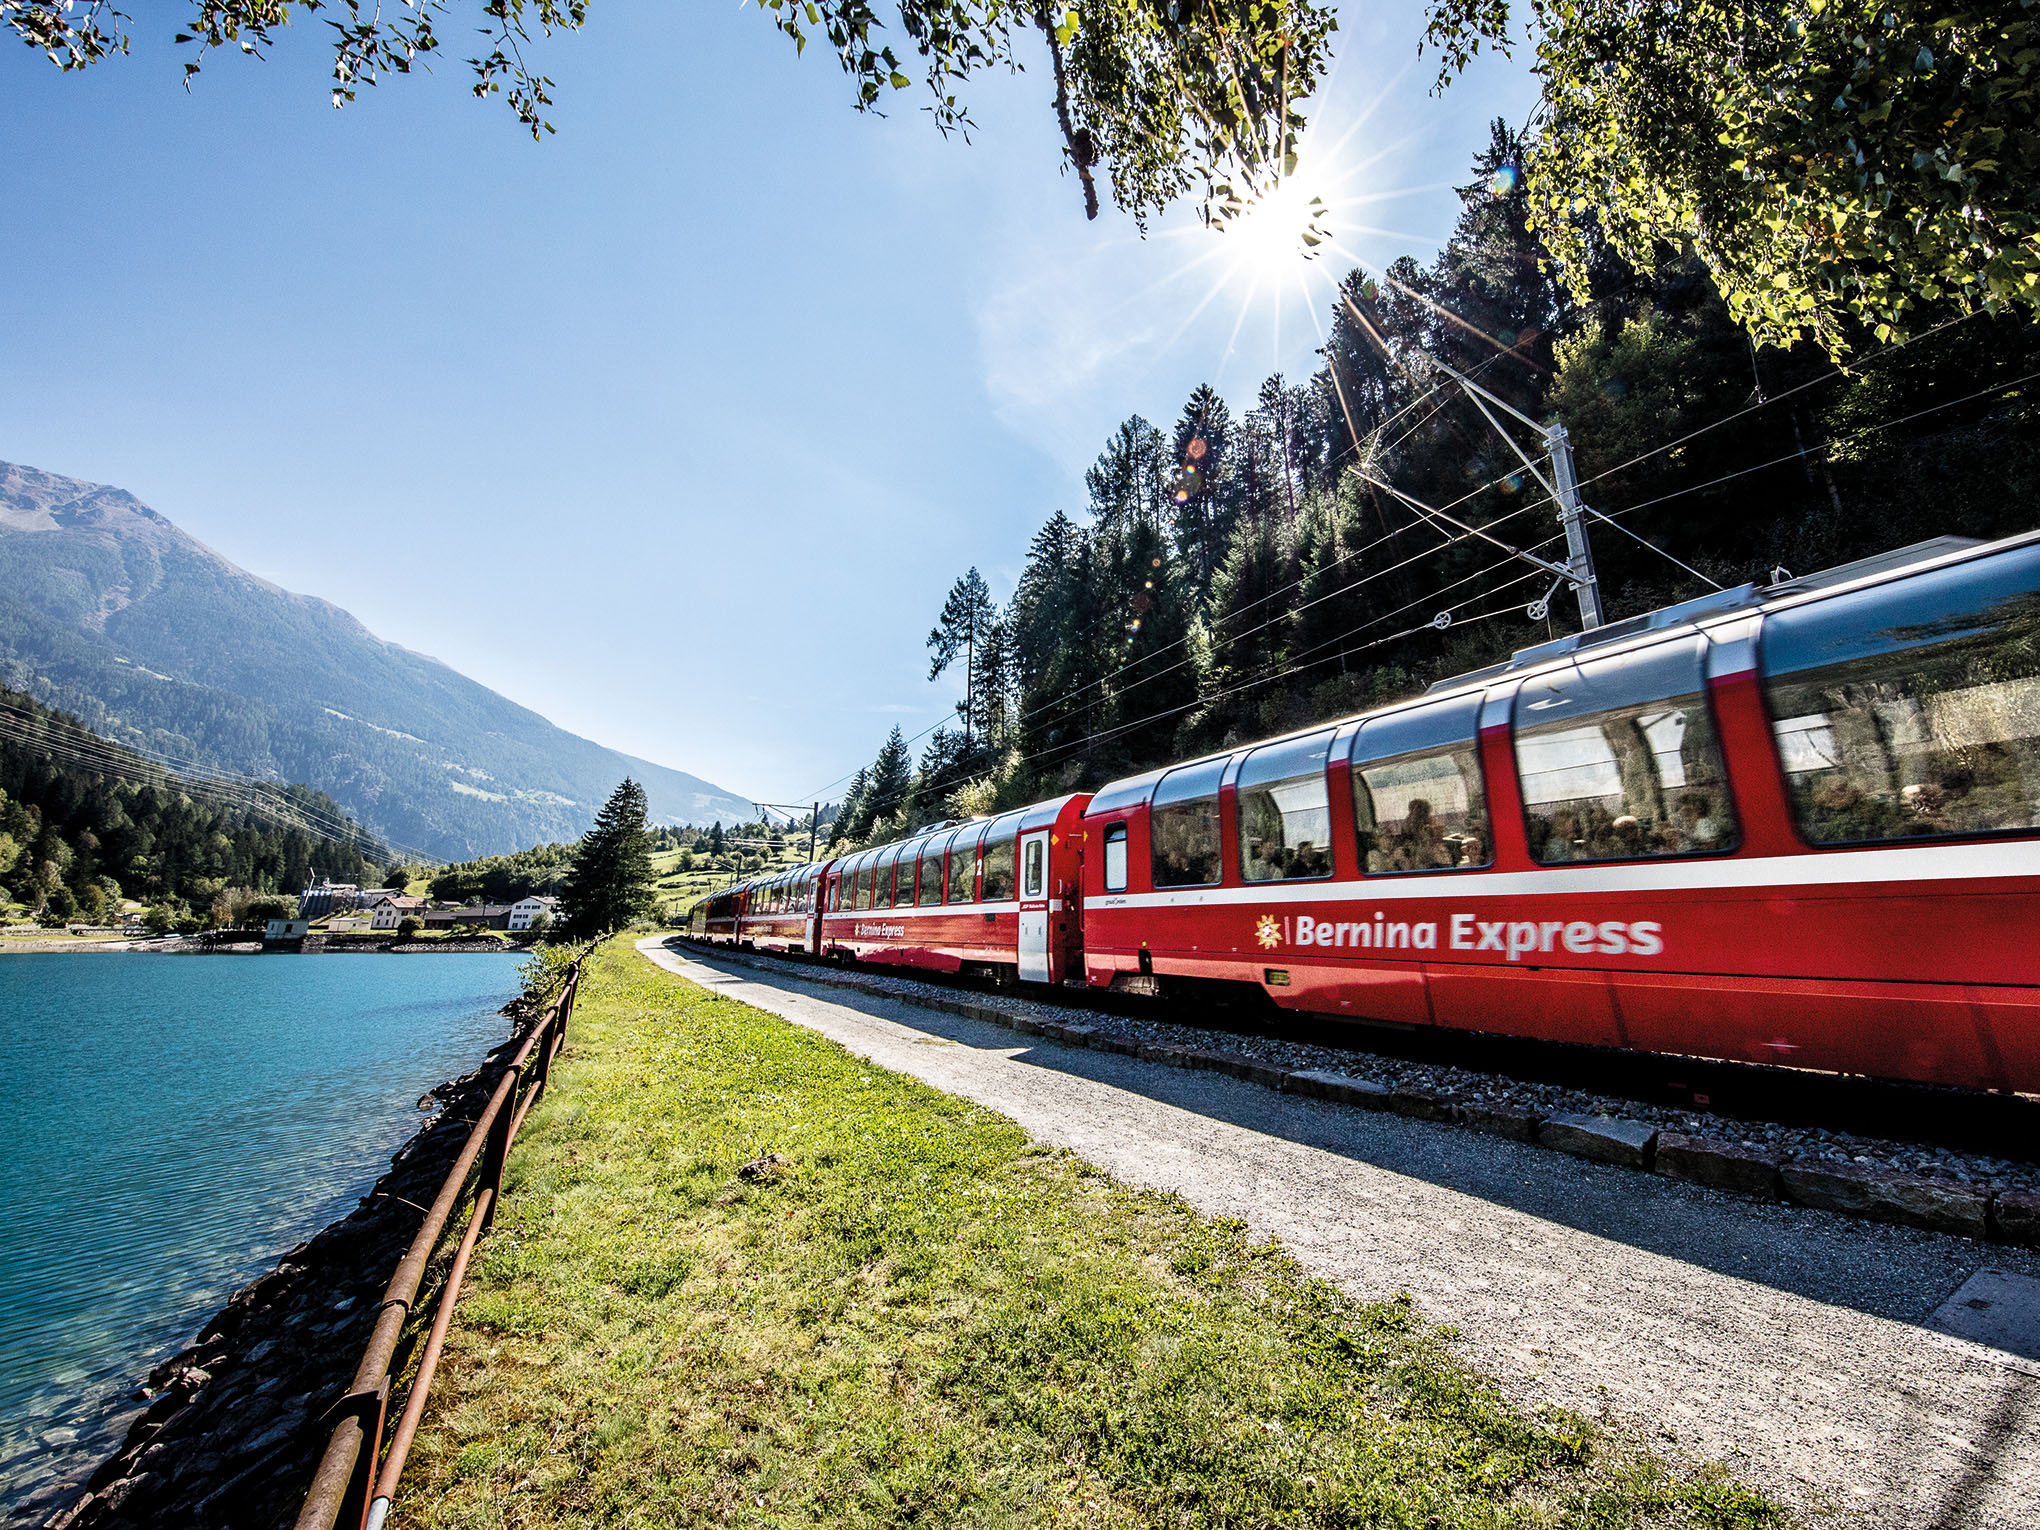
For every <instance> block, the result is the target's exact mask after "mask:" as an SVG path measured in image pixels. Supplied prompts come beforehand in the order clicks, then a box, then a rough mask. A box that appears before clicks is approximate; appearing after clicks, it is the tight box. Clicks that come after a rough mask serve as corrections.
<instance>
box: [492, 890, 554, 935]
mask: <svg viewBox="0 0 2040 1530" xmlns="http://www.w3.org/2000/svg"><path fill="white" fill-rule="evenodd" d="M540 914H543V915H545V917H546V918H547V919H548V920H550V921H557V920H558V919H559V917H560V900H559V899H557V898H541V897H538V896H536V895H533V896H531V897H528V898H519V899H518V900H517V901H516V902H515V903H513V904H511V905H510V922H509V923H508V924H507V925H505V926H504V928H505V929H508V930H528V929H530V928H531V927H532V926H533V925H534V924H536V923H537V922H538V916H539V915H540Z"/></svg>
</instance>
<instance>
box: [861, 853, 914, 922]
mask: <svg viewBox="0 0 2040 1530" xmlns="http://www.w3.org/2000/svg"><path fill="white" fill-rule="evenodd" d="M898 859H899V851H897V850H888V851H886V853H885V854H884V855H883V856H881V857H880V858H879V862H878V892H877V894H876V895H875V896H874V897H873V898H872V900H871V906H872V907H873V908H891V907H892V906H893V905H894V904H895V903H896V902H898V901H899V900H898V899H896V898H895V897H894V896H893V871H894V869H895V867H896V866H897V864H898ZM908 864H909V865H910V866H911V864H912V863H911V862H909V863H908ZM907 901H908V902H909V903H912V902H913V901H914V873H913V872H912V871H911V870H910V871H908V872H907Z"/></svg>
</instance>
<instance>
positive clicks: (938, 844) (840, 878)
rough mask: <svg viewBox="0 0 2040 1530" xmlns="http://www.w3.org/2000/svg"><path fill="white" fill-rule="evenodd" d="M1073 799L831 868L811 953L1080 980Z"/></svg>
mask: <svg viewBox="0 0 2040 1530" xmlns="http://www.w3.org/2000/svg"><path fill="white" fill-rule="evenodd" d="M1089 800H1090V799H1089V798H1088V797H1086V796H1083V795H1081V794H1079V795H1075V796H1069V797H1058V798H1056V799H1054V800H1053V801H1050V802H1039V803H1036V804H1034V805H1033V806H1032V807H1025V808H1021V809H1018V810H1017V811H1015V812H1011V813H1006V814H1003V815H1001V816H1000V817H997V818H992V819H983V818H980V819H973V820H972V821H970V822H969V823H965V824H962V825H955V824H948V825H944V826H943V827H942V828H940V829H936V830H934V831H931V832H929V833H925V834H921V835H918V836H916V837H915V838H913V839H909V840H907V841H905V842H904V843H901V844H897V845H882V846H879V847H877V848H875V849H871V850H865V851H861V852H860V853H858V854H856V855H852V856H847V857H845V858H844V859H842V860H841V861H838V862H835V863H834V864H833V866H832V867H831V868H830V871H829V875H828V876H827V877H826V878H825V885H824V889H823V911H822V914H821V933H820V941H819V945H818V947H817V949H818V951H819V953H820V954H822V955H824V956H832V957H837V958H851V959H855V960H857V961H865V962H875V963H880V964H883V965H890V966H902V967H919V968H924V969H926V970H929V971H934V972H973V973H977V974H980V975H985V976H997V977H1001V978H1005V977H1017V978H1019V979H1021V980H1024V981H1027V982H1034V983H1060V982H1063V981H1064V980H1065V979H1066V978H1071V977H1076V978H1080V977H1081V974H1082V971H1083V966H1082V951H1083V931H1082V924H1081V922H1080V919H1079V909H1078V907H1077V905H1076V902H1075V898H1076V895H1077V890H1078V888H1079V886H1080V885H1081V878H1082V862H1081V850H1082V839H1081V835H1082V829H1081V825H1082V822H1083V812H1084V804H1085V803H1086V802H1088V801H1089Z"/></svg>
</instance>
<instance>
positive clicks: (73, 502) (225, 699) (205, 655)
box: [0, 463, 751, 859]
mask: <svg viewBox="0 0 2040 1530" xmlns="http://www.w3.org/2000/svg"><path fill="white" fill-rule="evenodd" d="M0 682H4V683H6V684H9V685H12V686H14V687H15V688H17V689H19V690H23V691H27V692H28V693H30V694H32V695H34V696H36V697H37V698H38V699H40V700H42V701H44V702H47V703H49V704H51V705H53V706H58V707H62V708H64V709H65V710H66V711H70V712H73V713H76V714H77V715H78V716H80V717H81V718H83V719H84V721H85V722H86V723H87V724H88V725H89V726H90V727H92V728H94V729H96V730H97V731H99V732H101V733H104V734H106V735H108V736H109V737H113V738H117V739H120V740H122V741H124V742H127V743H130V744H134V745H137V746H139V747H142V748H146V749H153V750H157V751H161V752H165V753H169V754H173V755H178V756H186V757H190V758H193V759H197V760H200V761H202V762H204V763H207V764H213V765H219V766H224V767H227V768H229V769H234V770H242V771H249V772H252V773H255V774H258V775H265V776H273V777H276V778H278V779H280V780H285V781H302V782H305V783H307V784H309V785H312V786H316V787H317V788H319V789H320V790H321V791H325V792H327V793H329V794H331V795H332V796H333V797H334V798H335V799H336V800H338V801H339V802H340V803H341V804H343V805H344V806H345V807H346V808H347V809H348V810H349V811H350V812H352V813H353V814H354V815H355V816H356V817H357V818H359V819H360V821H361V822H362V823H364V824H366V825H368V826H370V827H371V828H373V829H375V830H377V831H378V832H379V833H382V834H384V835H387V836H389V837H390V838H391V839H393V840H395V841H396V842H398V843H400V844H402V845H405V846H409V847H412V848H415V849H419V850H424V851H427V852H430V853H432V854H434V855H440V856H444V857H447V858H449V859H461V858H464V857H467V856H471V855H481V854H492V853H500V852H503V851H507V850H513V849H518V848H521V847H523V846H525V845H530V844H533V843H537V842H540V841H544V840H555V839H570V838H573V837H575V836H577V835H578V834H580V833H581V832H582V830H583V829H585V828H586V827H587V825H588V823H589V821H590V820H591V819H592V818H593V816H594V812H595V809H596V808H597V807H599V806H600V805H601V803H602V800H603V799H604V798H605V797H606V796H607V795H608V794H609V792H610V790H611V789H612V788H613V787H614V786H615V785H616V783H617V782H618V781H620V780H621V779H622V778H623V777H624V776H625V775H626V774H628V775H632V776H635V777H636V778H637V779H638V780H639V781H641V782H642V783H643V784H644V787H645V791H646V794H647V796H648V797H649V799H650V803H651V810H652V814H653V816H654V818H655V819H659V820H663V821H667V822H688V823H704V822H707V821H709V820H711V819H716V818H721V819H724V820H730V819H741V818H747V817H749V816H750V812H751V808H750V804H749V803H748V802H746V801H745V800H744V799H742V798H739V797H736V796H733V795H732V794H731V793H729V792H726V791H724V790H722V789H721V788H720V787H716V786H713V785H711V784H709V783H708V782H706V781H703V780H701V779H700V778H698V777H696V776H690V775H688V774H686V773H685V772H684V771H678V770H669V769H667V768H666V767H664V766H661V765H654V764H651V763H650V762H648V761H645V760H639V759H636V758H634V757H632V756H629V755H625V754H619V753H618V752H616V751H615V750H612V749H605V748H603V747H602V746H601V745H600V744H596V743H592V742H590V741H589V740H587V739H584V738H581V737H579V736H578V735H575V734H572V733H568V732H566V731H565V730H564V729H562V728H557V727H555V726H553V724H551V723H549V722H547V721H546V720H545V719H544V718H543V717H541V716H539V715H538V714H537V713H536V712H533V711H531V710H529V709H528V708H526V707H521V706H518V705H517V704H516V703H515V702H512V701H509V700H507V699H505V698H504V697H502V696H499V695H497V694H496V693H495V692H494V691H492V690H489V689H488V688H487V687H486V686H483V685H479V684H477V683H476V682H474V681H473V680H470V679H468V678H467V677H466V676H465V675H462V674H460V673H459V672H458V671H456V670H453V669H451V668H449V667H448V666H446V665H444V664H442V663H440V662H439V661H438V660H436V659H431V658H427V657H425V656H424V655H423V654H417V653H413V652H411V651H410V650H409V649H406V648H401V647H399V646H398V645H396V644H394V643H387V642H384V641H383V640H382V639H380V638H378V637H376V636H375V634H373V633H372V632H370V631H369V630H368V629H367V628H366V627H364V626H362V625H361V623H360V622H358V621H356V620H355V619H354V618H353V617H352V616H350V615H348V614H347V612H345V611H343V610H341V609H340V608H339V607H338V606H335V605H332V604H330V603H329V602H327V601H323V600H319V599H316V598H314V597H312V596H308V595H296V594H293V593H291V592H290V591H288V590H283V589H279V588H278V587H277V586H275V585H273V584H270V583H268V582H267V581H266V580H262V579H258V578H256V577H255V576H254V575H252V574H250V573H248V572H246V571H245V570H243V569H240V568H237V567H235V565H233V564H232V563H230V562H228V561H227V560H226V559H225V558H223V557H221V556H220V555H219V554H218V553H216V552H214V551H213V550H212V549H211V548H209V547H206V546H205V545H204V544H203V543H200V542H198V541H197V540H195V539H194V538H192V537H190V536H187V535H186V534H185V533H184V532H182V531H180V530H178V529H177V527H176V526H174V525H172V524H171V523H170V522H169V521H168V520H166V519H165V518H164V517H163V516H161V515H158V514H157V513H156V512H155V511H154V510H151V509H150V508H149V507H148V506H147V505H145V504H143V503H142V502H141V501H140V500H138V499H136V498H135V497H134V496H133V495H132V494H129V493H127V492H126V491H125V490H122V489H114V488H108V487H106V486H104V485H100V484H90V483H81V482H79V481H78V480H76V479H71V478H62V477H58V476H57V475H55V474H52V473H45V472H41V471H39V470H37V469H35V468H29V467H19V466H15V465H13V464H8V463H0Z"/></svg>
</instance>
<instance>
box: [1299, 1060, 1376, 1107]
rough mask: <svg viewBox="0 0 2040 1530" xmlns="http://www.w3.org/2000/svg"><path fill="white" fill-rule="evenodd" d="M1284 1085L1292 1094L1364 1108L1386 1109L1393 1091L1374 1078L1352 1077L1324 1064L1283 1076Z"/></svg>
mask: <svg viewBox="0 0 2040 1530" xmlns="http://www.w3.org/2000/svg"><path fill="white" fill-rule="evenodd" d="M1282 1087H1283V1089H1284V1090H1285V1091H1287V1092H1288V1093H1290V1094H1301V1095H1305V1096H1307V1097H1308V1098H1310V1099H1313V1100H1331V1101H1333V1102H1334V1103H1336V1104H1340V1105H1358V1106H1360V1107H1361V1108H1362V1109H1365V1110H1385V1109H1387V1108H1388V1097H1389V1095H1390V1094H1392V1093H1393V1092H1394V1091H1393V1090H1391V1089H1390V1088H1389V1087H1388V1086H1387V1085H1386V1084H1377V1083H1375V1082H1374V1080H1372V1079H1367V1078H1352V1077H1349V1076H1348V1075H1346V1074H1344V1073H1330V1072H1327V1071H1326V1070H1324V1069H1322V1068H1303V1069H1299V1070H1297V1071H1296V1072H1293V1073H1285V1074H1283V1076H1282Z"/></svg>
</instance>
